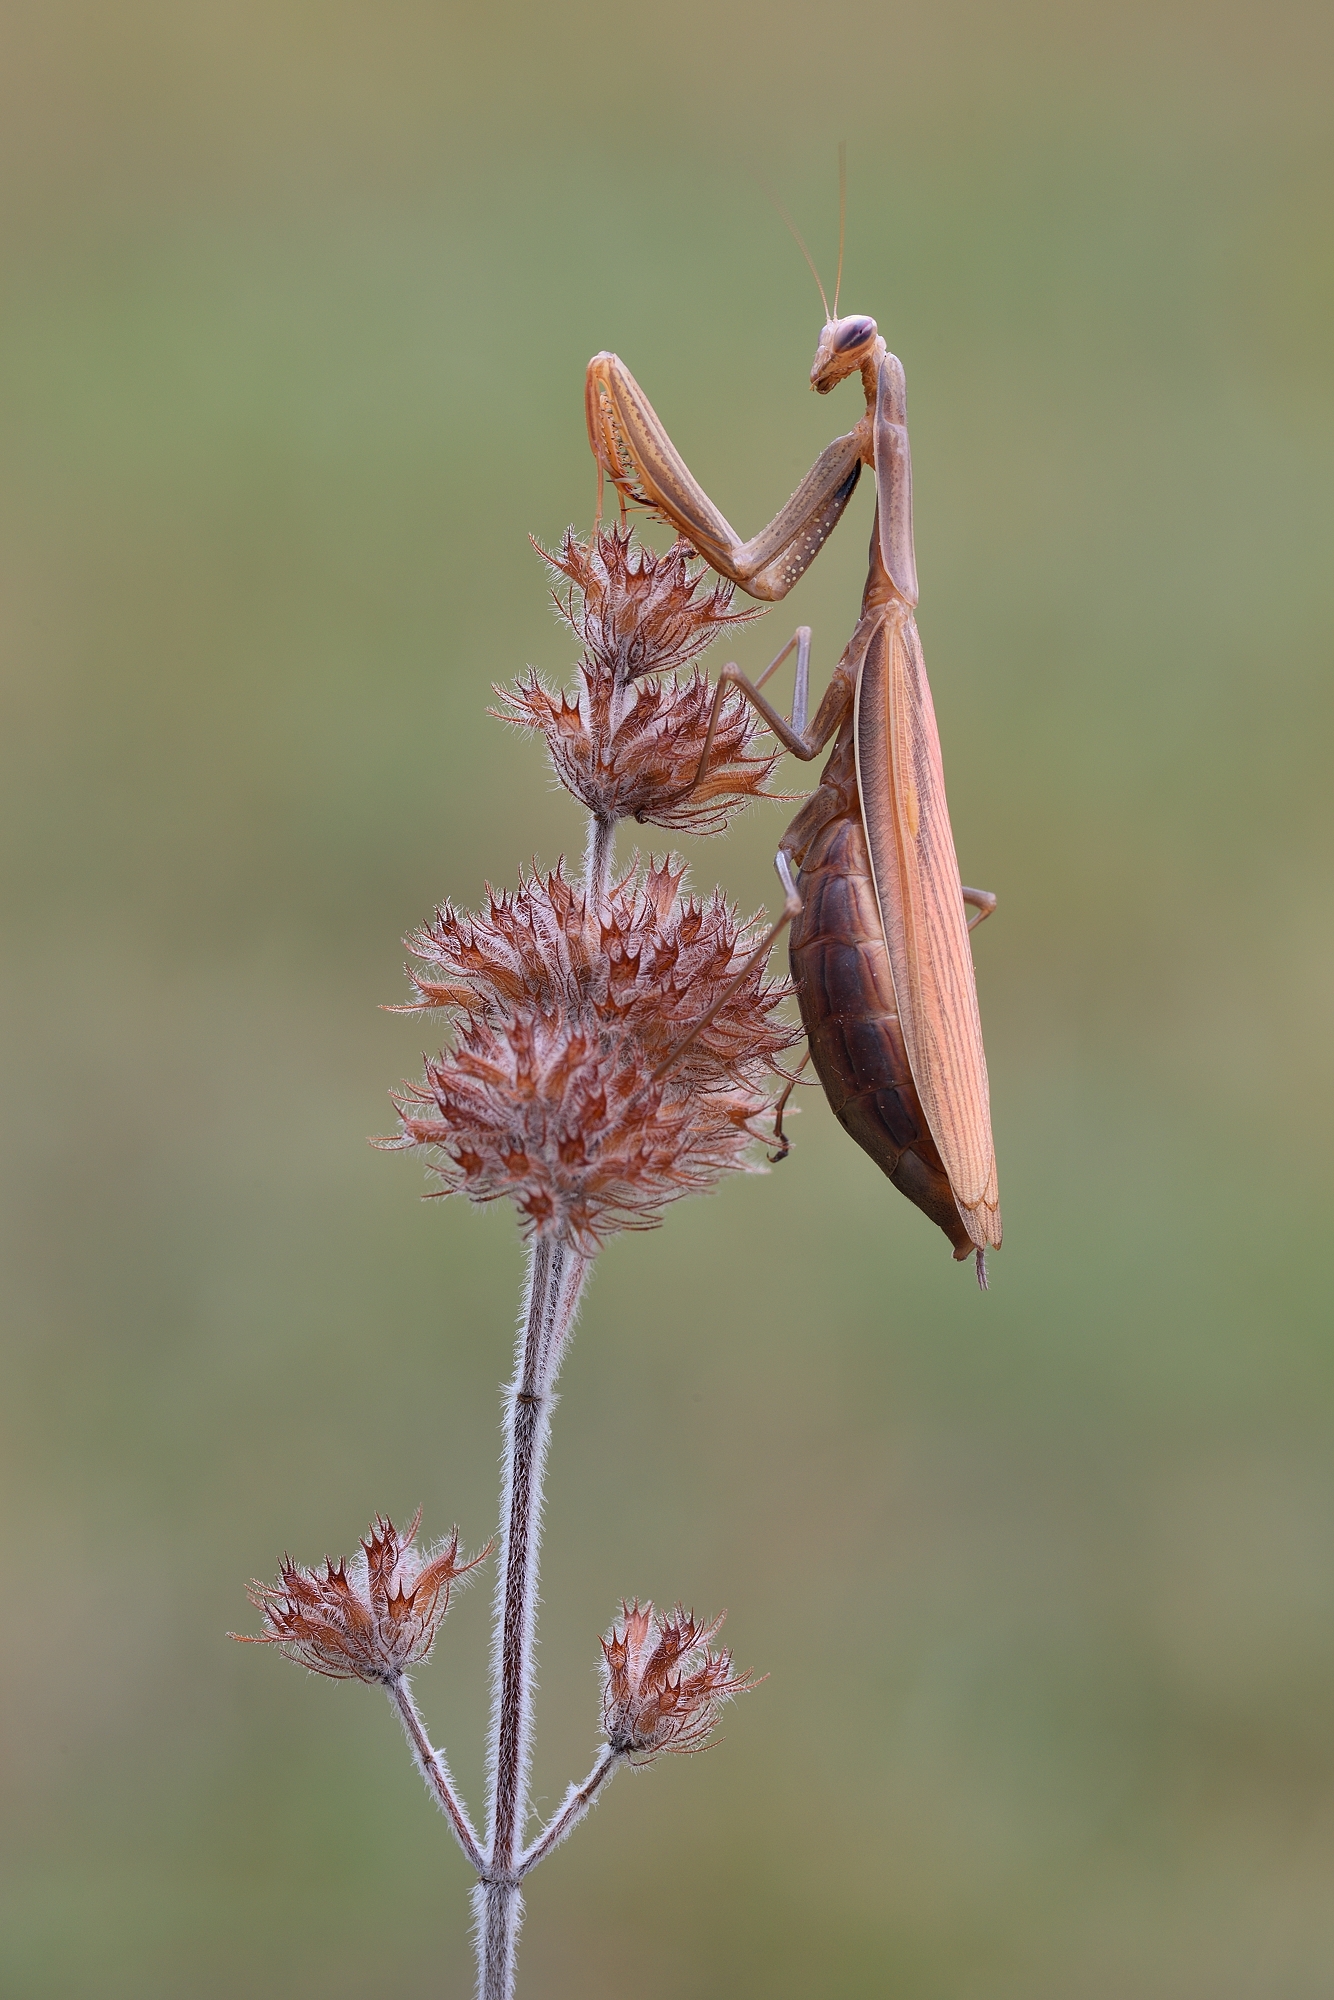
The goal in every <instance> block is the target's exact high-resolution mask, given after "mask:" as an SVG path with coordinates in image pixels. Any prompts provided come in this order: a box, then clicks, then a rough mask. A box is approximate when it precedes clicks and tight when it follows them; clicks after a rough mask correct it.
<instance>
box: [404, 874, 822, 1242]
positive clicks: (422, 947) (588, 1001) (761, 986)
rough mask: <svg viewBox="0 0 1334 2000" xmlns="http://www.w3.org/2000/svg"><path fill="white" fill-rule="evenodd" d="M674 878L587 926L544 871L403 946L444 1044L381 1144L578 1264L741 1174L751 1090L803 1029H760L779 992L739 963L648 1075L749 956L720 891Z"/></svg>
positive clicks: (607, 908)
mask: <svg viewBox="0 0 1334 2000" xmlns="http://www.w3.org/2000/svg"><path fill="white" fill-rule="evenodd" d="M683 874H684V866H683V865H682V864H679V863H678V864H676V865H675V866H674V865H673V864H672V862H671V861H670V860H668V861H663V862H662V863H660V864H656V865H654V864H650V866H649V867H648V869H647V870H646V871H645V872H643V873H641V872H640V870H639V869H638V867H636V868H635V869H634V870H633V872H632V873H631V874H629V875H627V876H626V877H625V878H624V879H623V880H622V881H620V882H618V883H616V884H615V885H614V886H613V887H612V888H611V889H610V890H609V892H608V894H607V897H606V900H605V902H604V903H603V904H602V905H601V907H600V908H598V909H597V910H591V909H590V908H589V906H588V904H587V902H586V899H585V898H584V896H583V895H582V894H580V893H579V892H577V891H576V890H574V889H572V888H571V887H570V885H569V884H568V883H567V882H566V881H565V879H564V877H563V876H562V874H561V873H560V871H559V870H557V872H556V873H555V874H553V875H548V876H547V877H545V878H541V877H539V876H536V875H534V876H530V877H527V878H524V879H521V881H520V883H519V887H518V890H517V892H516V893H515V894H513V895H508V894H503V893H496V892H494V891H493V892H492V893H491V896H490V900H489V904H488V907H487V909H486V910H485V911H484V912H483V913H482V914H481V915H478V916H464V915H460V914H458V913H457V912H455V911H454V910H453V909H452V908H450V907H449V906H446V907H445V908H443V909H441V910H439V911H437V913H436V916H435V920H434V922H433V923H431V924H430V925H428V926H427V928H426V929H424V930H422V931H419V932H417V933H416V935H415V936H413V937H412V938H410V939H409V940H408V945H409V949H410V950H411V951H413V952H415V953H416V955H417V956H418V957H419V958H420V959H422V960H424V961H426V967H427V968H429V969H423V970H420V971H410V975H409V976H410V977H411V979H412V982H413V985H414V987H415V988H416V993H417V1000H416V1005H417V1006H418V1007H420V1008H423V1009H425V1008H431V1007H443V1008H447V1009H449V1010H451V1011H452V1013H453V1016H454V1018H453V1021H452V1027H453V1034H454V1042H453V1046H452V1047H450V1048H446V1049H444V1050H443V1051H442V1052H441V1053H440V1054H439V1055H438V1056H436V1057H434V1058H433V1059H432V1060H430V1061H429V1062H428V1063H427V1066H426V1074H425V1077H424V1079H423V1081H422V1082H421V1083H420V1084H418V1085H415V1086H413V1087H411V1088H408V1089H406V1090H405V1092H404V1094H403V1095H402V1096H401V1097H399V1098H397V1099H396V1100H395V1101H396V1103H397V1106H398V1110H399V1115H400V1118H401V1120H402V1128H403V1129H402V1135H401V1136H400V1137H399V1138H397V1139H392V1140H384V1141H381V1142H380V1143H381V1144H383V1145H385V1146H390V1147H398V1148H422V1149H425V1150H426V1152H427V1155H428V1158H429V1159H430V1162H431V1165H432V1170H433V1171H434V1172H435V1173H437V1174H438V1175H439V1176H440V1178H441V1179H442V1180H443V1181H444V1183H445V1189H446V1191H447V1192H450V1193H453V1192H455V1191H462V1192H463V1193H465V1194H467V1195H468V1197H469V1198H470V1199H471V1200H472V1201H476V1202H485V1201H494V1200H496V1199H498V1198H499V1197H501V1196H505V1197H506V1198H507V1199H509V1200H510V1201H512V1202H514V1204H515V1205H516V1207H517V1208H518V1209H519V1211H520V1214H521V1216H522V1217H523V1218H524V1221H525V1223H526V1225H527V1227H528V1229H529V1231H530V1232H532V1231H537V1232H541V1233H543V1234H547V1235H550V1236H553V1237H559V1238H562V1239H563V1240H564V1241H566V1242H567V1243H569V1244H570V1245H571V1246H572V1247H573V1248H574V1249H576V1250H577V1251H578V1252H579V1253H580V1254H581V1255H584V1256H590V1255H592V1254H593V1252H594V1251H595V1250H596V1249H597V1248H598V1246H599V1244H600V1243H601V1242H602V1241H603V1240H604V1239H605V1238H606V1237H607V1236H608V1235H610V1234H613V1233H614V1232H615V1231H616V1230H618V1229H627V1228H628V1229H645V1228H651V1227H652V1226H653V1225H654V1224H655V1223H657V1222H658V1221H660V1220H661V1216H662V1209H663V1207H664V1205H665V1204H666V1203H667V1202H669V1201H674V1200H676V1199H677V1198H678V1197H679V1196H681V1195H684V1194H690V1193H693V1192H695V1191H697V1190H699V1189H703V1188H707V1187H711V1186H712V1185H713V1184H714V1182H716V1181H717V1180H718V1179H719V1177H720V1176H721V1175H722V1174H724V1173H726V1172H728V1171H729V1170H731V1169H734V1168H738V1167H744V1166H747V1165H748V1164H750V1162H749V1159H748V1154H749V1150H750V1145H751V1141H752V1140H753V1139H758V1138H759V1137H760V1136H761V1134H760V1133H759V1132H758V1131H757V1130H756V1129H755V1121H756V1120H757V1119H758V1118H759V1117H760V1116H761V1115H762V1114H763V1113H764V1112H765V1111H766V1110H767V1109H768V1105H769V1099H768V1096H767V1093H766V1091H765V1088H764V1084H765V1080H766V1075H767V1073H768V1071H769V1070H770V1069H771V1067H772V1064H773V1059H774V1057H775V1056H776V1055H777V1054H778V1053H779V1052H780V1051H781V1050H782V1049H785V1048H788V1047H790V1046H791V1044H792V1042H793V1041H795V1040H796V1039H797V1034H798V1030H796V1029H795V1028H793V1027H791V1026H789V1025H788V1024H787V1023H786V1022H783V1021H779V1020H776V1019H775V1018H774V1011H775V1009H776V1008H777V1006H778V1004H779V1003H780V1001H781V1000H782V999H783V997H784V995H785V992H786V987H785V985H784V984H782V983H780V982H774V983H766V981H765V978H764V968H763V966H761V965H757V966H754V967H752V968H751V970H750V971H749V972H748V973H747V976H746V977H745V978H744V979H743V980H742V981H741V983H740V984H739V986H738V987H737V990H736V991H735V992H734V993H731V994H729V995H728V996H727V998H726V1000H725V1001H724V1004H723V1005H722V1007H721V1008H720V1009H719V1011H718V1013H717V1014H716V1015H715V1017H714V1019H713V1020H712V1021H711V1022H710V1023H709V1026H708V1027H707V1028H706V1029H705V1030H703V1032H702V1033H701V1034H700V1035H699V1036H698V1037H697V1039H696V1040H695V1041H693V1042H692V1043H691V1044H690V1046H689V1048H688V1049H687V1050H685V1052H684V1053H683V1054H682V1055H681V1057H680V1059H679V1060H678V1061H677V1062H675V1063H674V1064H673V1065H672V1067H671V1068H670V1069H669V1070H668V1071H667V1073H666V1074H665V1075H664V1076H662V1077H659V1078H655V1076H654V1071H655V1070H656V1069H657V1068H658V1067H659V1065H660V1064H661V1063H662V1062H663V1060H664V1058H666V1057H667V1056H668V1055H669V1054H670V1053H671V1051H672V1050H673V1049H674V1048H675V1046H676V1044H677V1043H678V1042H680V1041H681V1040H682V1038H683V1037H684V1036H685V1034H686V1032H687V1031H688V1030H689V1029H690V1028H692V1027H693V1026H694V1025H695V1023H696V1022H698V1021H699V1020H700V1019H701V1018H702V1017H703V1016H704V1015H705V1014H706V1013H707V1012H708V1010H709V1008H710V1007H711V1006H712V1005H713V1004H714V1003H715V1001H717V1000H718V999H719V997H720V995H722V994H723V993H724V992H725V991H726V988H727V986H728V984H729V982H730V981H731V980H733V979H734V978H736V976H737V974H738V973H739V972H740V971H741V969H742V968H743V966H744V965H745V961H746V957H747V954H748V952H750V951H751V950H752V949H753V947H754V942H755V940H754V936H753V934H752V926H748V925H747V926H743V925H739V924H738V922H737V919H736V916H735V913H734V912H733V911H732V910H730V909H729V908H728V906H727V904H726V902H725V901H724V899H723V897H722V895H721V894H720V893H715V894H714V896H713V897H712V898H711V899H710V900H709V901H708V902H707V903H700V902H697V901H695V900H694V899H693V898H692V897H683V896H682V895H681V893H680V888H681V879H682V876H683Z"/></svg>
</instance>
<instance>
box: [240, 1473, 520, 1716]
mask: <svg viewBox="0 0 1334 2000" xmlns="http://www.w3.org/2000/svg"><path fill="white" fill-rule="evenodd" d="M420 1523H421V1509H420V1508H419V1509H418V1510H417V1512H416V1513H415V1514H414V1515H413V1517H412V1522H411V1525H410V1526H409V1528H408V1530H407V1533H406V1534H403V1535H400V1534H399V1532H398V1530H397V1529H396V1528H395V1526H394V1524H393V1522H392V1521H387V1520H385V1519H384V1518H383V1517H382V1516H380V1515H378V1514H377V1516H376V1517H375V1520H374V1522H373V1523H372V1525H371V1530H370V1533H369V1534H368V1535H367V1536H366V1537H365V1538H364V1539H363V1541H362V1544H361V1548H360V1550H359V1551H358V1553H357V1554H356V1555H355V1556H353V1557H352V1559H351V1562H350V1563H349V1562H347V1561H345V1560H343V1559H340V1560H339V1561H338V1562H336V1563H335V1562H334V1560H333V1559H332V1557H330V1556H326V1557H325V1559H324V1570H323V1572H322V1573H321V1572H320V1571H319V1570H309V1569H302V1568H301V1567H300V1566H299V1565H298V1564H297V1563H294V1562H293V1561H292V1560H291V1559H290V1557H287V1556H284V1557H283V1562H282V1568H281V1569H280V1570H279V1572H278V1581H277V1583H252V1584H251V1586H250V1589H249V1592H248V1593H247V1594H248V1596H249V1598H250V1602H251V1603H252V1604H253V1605H255V1606H256V1607H257V1608H258V1609H259V1610H260V1611H262V1612H263V1613H264V1630H263V1631H262V1632H258V1633H245V1632H233V1633H232V1635H231V1636H232V1637H233V1638H234V1639H240V1640H241V1641H242V1643H243V1644H246V1645H252V1646H277V1647H278V1649H279V1651H280V1652H282V1653H285V1654H286V1656H287V1658H288V1659H289V1660H295V1661H297V1662H298V1664H299V1665H301V1666H303V1667H309V1668H310V1670H311V1672H312V1673H316V1674H324V1675H326V1676H327V1677H328V1679H330V1680H334V1681H384V1682H387V1681H394V1680H397V1678H398V1676H399V1675H400V1674H401V1673H402V1672H403V1671H404V1669H405V1668H407V1667H410V1666H415V1665H416V1663H417V1662H418V1661H419V1660H424V1659H425V1658H426V1656H427V1654H428V1653H429V1652H430V1650H431V1648H432V1646H433V1645H434V1644H435V1635H436V1633H437V1632H438V1631H439V1629H440V1624H441V1620H442V1619H443V1618H444V1615H445V1613H446V1611H447V1610H448V1609H449V1593H450V1588H451V1586H452V1585H453V1584H455V1583H457V1582H458V1580H459V1578H460V1577H463V1576H466V1575H467V1574H468V1572H469V1571H470V1570H474V1569H476V1567H477V1565H478V1563H480V1562H482V1561H484V1560H485V1558H486V1557H487V1556H488V1555H489V1554H490V1553H491V1549H492V1544H491V1543H490V1542H488V1543H487V1545H486V1547H485V1548H484V1549H483V1550H482V1552H481V1554H480V1555H475V1556H472V1557H470V1558H469V1559H468V1560H467V1561H461V1560H460V1558H459V1531H458V1529H457V1528H455V1529H453V1530H452V1531H451V1533H450V1534H449V1535H448V1536H447V1537H446V1539H445V1540H444V1541H442V1542H437V1543H436V1544H435V1546H434V1547H433V1548H427V1549H416V1548H414V1547H413V1546H412V1543H413V1540H414V1538H415V1536H416V1533H417V1529H418V1527H419V1525H420Z"/></svg>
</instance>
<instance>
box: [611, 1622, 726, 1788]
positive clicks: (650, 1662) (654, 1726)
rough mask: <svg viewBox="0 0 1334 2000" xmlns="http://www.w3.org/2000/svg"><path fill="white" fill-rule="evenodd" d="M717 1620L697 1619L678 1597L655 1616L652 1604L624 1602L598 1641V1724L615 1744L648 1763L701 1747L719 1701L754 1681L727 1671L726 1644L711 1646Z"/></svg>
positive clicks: (635, 1759) (634, 1759) (634, 1760)
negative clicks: (617, 1620) (671, 1606)
mask: <svg viewBox="0 0 1334 2000" xmlns="http://www.w3.org/2000/svg"><path fill="white" fill-rule="evenodd" d="M722 1622H723V1621H722V1618H721V1617H719V1618H715V1619H714V1620H713V1621H712V1622H711V1623H710V1624H708V1625H702V1624H700V1623H699V1622H698V1620H697V1619H696V1617H695V1614H694V1612H693V1611H686V1610H684V1609H683V1608H682V1606H681V1605H679V1604H678V1605H677V1606H676V1608H675V1610H673V1611H672V1612H671V1613H670V1614H668V1615H666V1616H664V1615H663V1614H662V1613H661V1612H660V1613H659V1614H658V1615H657V1616H656V1618H655V1616H654V1612H653V1606H652V1605H651V1604H645V1605H643V1606H642V1607H641V1606H640V1604H639V1603H638V1601H636V1602H635V1603H634V1604H622V1606H621V1619H620V1623H619V1624H614V1625H613V1626H612V1628H611V1630H610V1631H609V1632H608V1634H607V1636H606V1638H605V1639H603V1641H602V1725H603V1728H604V1729H605V1730H606V1732H607V1741H608V1743H609V1744H610V1745H611V1748H612V1749H613V1750H616V1751H619V1752H620V1754H621V1755H622V1756H623V1757H626V1758H628V1759H629V1761H630V1762H631V1763H632V1764H650V1763H652V1761H653V1759H654V1758H655V1757H661V1756H662V1755H663V1754H664V1753H665V1752H667V1751H671V1752H674V1753H676V1754H678V1755H680V1754H683V1753H685V1752H687V1751H691V1750H703V1749H704V1748H705V1747H706V1745H707V1743H708V1739H709V1737H710V1736H711V1735H712V1734H713V1731H714V1728H715V1726H716V1724H717V1721H718V1712H719V1710H720V1709H721V1708H722V1706H723V1704H724V1702H728V1701H730V1700H731V1699H732V1697H733V1695H737V1694H746V1693H748V1692H749V1690H750V1689H751V1688H753V1687H754V1686H755V1685H756V1683H755V1681H754V1680H753V1679H752V1678H751V1676H750V1675H749V1674H733V1672H732V1654H731V1651H730V1649H729V1648H727V1647H724V1648H723V1649H722V1651H721V1652H717V1653H715V1652H713V1651H712V1650H711V1649H710V1646H709V1641H710V1639H712V1638H713V1637H714V1635H715V1633H716V1632H717V1631H718V1628H719V1627H720V1626H721V1624H722Z"/></svg>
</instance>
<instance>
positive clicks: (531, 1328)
mask: <svg viewBox="0 0 1334 2000" xmlns="http://www.w3.org/2000/svg"><path fill="white" fill-rule="evenodd" d="M588 1267H589V1259H588V1258H586V1257H580V1256H577V1255H576V1254H575V1252H574V1251H572V1250H570V1249H569V1248H568V1247H567V1246H566V1245H565V1244H563V1243H559V1242H551V1241H549V1240H548V1239H546V1238H544V1237H537V1238H536V1239H535V1240H534V1241H533V1243H532V1244H531V1246H530V1249H529V1260H528V1286H527V1293H526V1296H525V1304H524V1313H523V1319H522V1322H521V1324H520V1328H519V1341H518V1349H517V1354H516V1365H515V1373H514V1381H513V1383H512V1384H511V1387H510V1391H509V1394H508V1396H507V1398H506V1403H505V1470H504V1486H503V1491H502V1500H501V1522H500V1537H501V1541H500V1566H499V1572H498V1578H497V1585H496V1608H495V1631H494V1637H493V1641H492V1708H491V1755H490V1781H491V1783H490V1796H489V1799H488V1802H487V1838H486V1866H485V1869H484V1870H483V1872H482V1879H481V1882H480V1883H479V1885H478V1889H477V1892H476V1904H477V1958H478V1989H477V1990H478V1994H479V1996H480V2000H511V1996H512V1994H513V1991H514V1958H515V1948H516V1944H517V1941H518V1934H519V1919H520V1916H521V1914H522V1909H523V1899H522V1897H521V1895H520V1892H519V1873H518V1868H519V1860H520V1856H521V1853H522V1849H523V1836H524V1829H525V1827H526V1825H527V1821H528V1765H529V1757H530V1753H531V1745H532V1709H533V1660H534V1654H535V1650H536V1616H537V1563H538V1548H539V1543H540V1540H541V1528H542V1474H543V1470H544V1466H545V1461H546V1452H547V1440H548V1438H549V1436H550V1431H551V1410H552V1405H553V1402H554V1397H553V1394H552V1390H553V1387H554V1384H555V1380H556V1376H557V1373H558V1372H559V1369H560V1363H561V1359H562V1355H563V1352H564V1347H565V1341H566V1338H567V1336H568V1334H569V1332H570V1329H571V1327H572V1326H573V1324H574V1318H575V1314H576V1312H577V1311H578V1307H579V1298H580V1294H581V1293H582V1291H583V1286H584V1281H585V1279H586V1277H587V1275H588Z"/></svg>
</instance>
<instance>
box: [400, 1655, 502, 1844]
mask: <svg viewBox="0 0 1334 2000" xmlns="http://www.w3.org/2000/svg"><path fill="white" fill-rule="evenodd" d="M385 1692H386V1693H387V1694H388V1696H389V1699H390V1701H391V1702H392V1704H393V1706H394V1708H395V1709H396V1710H397V1712H398V1717H399V1720H400V1721H401V1723H402V1724H403V1733H404V1735H405V1736H406V1737H407V1739H408V1746H409V1748H410V1749H411V1751H412V1756H413V1762H414V1763H415V1764H416V1766H417V1769H418V1770H419V1771H420V1772H421V1774H422V1777H423V1778H424V1779H425V1780H426V1789H427V1791H428V1792H429V1793H430V1794H431V1797H432V1798H433V1799H434V1800H435V1802H436V1804H437V1805H438V1806H439V1808H440V1810H441V1812H442V1813H443V1814H444V1815H445V1818H446V1819H447V1820H448V1821H449V1824H450V1826H451V1827H452V1828H453V1830H454V1836H455V1838H456V1840H457V1841H458V1844H459V1846H460V1847H461V1848H462V1849H463V1852H464V1853H465V1854H466V1855H467V1857H468V1859H469V1861H471V1863H472V1865H473V1867H474V1868H475V1869H476V1870H477V1872H478V1874H479V1875H480V1874H481V1873H482V1871H483V1869H484V1868H485V1867H486V1860H485V1857H484V1856H483V1854H482V1849H481V1845H480V1843H479V1841H478V1839H477V1835H476V1834H475V1833H474V1831H473V1825H472V1821H471V1820H470V1819H469V1817H468V1812H467V1808H466V1807H465V1806H464V1804H463V1802H462V1800H461V1799H460V1798H459V1796H458V1793H457V1792H456V1791H455V1789H454V1780H453V1778H452V1777H451V1775H450V1771H449V1766H448V1764H447V1763H446V1762H445V1753H444V1751H443V1750H434V1749H432V1747H431V1739H430V1737H429V1736H428V1735H427V1734H426V1726H425V1724H424V1723H423V1721H422V1719H421V1716H420V1714H419V1713H418V1709H417V1704H416V1702H415V1701H414V1700H413V1698H412V1689H411V1688H410V1687H409V1685H408V1677H407V1675H406V1674H399V1675H398V1676H397V1678H396V1679H394V1680H392V1681H390V1682H389V1684H388V1686H387V1688H386V1690H385Z"/></svg>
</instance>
